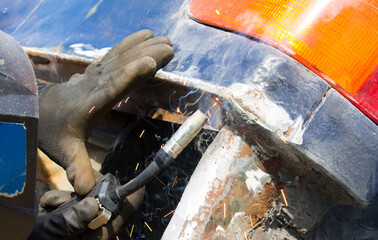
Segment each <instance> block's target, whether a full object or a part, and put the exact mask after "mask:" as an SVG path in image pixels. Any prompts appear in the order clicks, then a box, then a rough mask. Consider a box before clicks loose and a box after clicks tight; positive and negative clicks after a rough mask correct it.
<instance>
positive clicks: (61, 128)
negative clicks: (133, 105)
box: [30, 30, 173, 239]
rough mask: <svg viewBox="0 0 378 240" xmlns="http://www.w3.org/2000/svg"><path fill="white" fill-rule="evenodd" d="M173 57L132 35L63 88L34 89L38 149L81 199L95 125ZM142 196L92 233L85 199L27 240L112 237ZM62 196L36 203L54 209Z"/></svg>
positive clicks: (151, 40) (159, 42)
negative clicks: (62, 170)
mask: <svg viewBox="0 0 378 240" xmlns="http://www.w3.org/2000/svg"><path fill="white" fill-rule="evenodd" d="M172 57H173V49H172V47H171V43H170V40H169V39H168V38H167V37H154V36H153V34H152V32H151V31H148V30H143V31H140V32H137V33H135V34H133V35H131V36H129V37H127V38H126V39H124V40H123V41H122V42H121V43H120V44H118V45H117V46H115V47H113V48H112V49H111V51H110V52H109V53H107V54H106V55H105V56H104V57H103V59H102V60H101V62H100V63H93V64H91V65H89V66H88V68H87V69H86V71H85V72H84V73H83V74H76V75H74V76H72V78H71V79H70V80H69V81H68V82H65V83H61V84H49V85H46V86H43V87H41V88H40V89H39V113H40V117H39V127H38V128H39V129H38V131H39V133H38V134H39V140H38V145H39V148H40V149H41V150H42V151H43V152H44V153H46V154H47V155H48V156H49V157H50V158H51V159H52V160H54V161H55V162H57V163H58V164H60V165H61V166H62V167H63V168H65V169H66V172H67V177H68V179H69V181H70V182H71V183H72V185H73V186H74V190H75V192H76V193H78V194H79V195H81V196H85V195H86V194H87V193H88V192H89V191H90V190H91V189H92V187H93V186H94V184H95V179H94V174H93V169H92V167H91V164H90V161H89V157H88V152H87V149H86V147H85V144H84V141H85V139H86V138H87V137H88V136H89V134H90V132H91V130H92V128H93V127H94V126H95V124H96V123H97V122H98V121H99V120H100V119H101V118H102V117H103V116H104V115H105V114H106V113H107V112H109V111H110V110H111V108H112V107H113V106H114V105H115V104H116V103H117V102H119V101H120V100H121V99H122V98H123V97H124V96H125V95H126V94H128V93H129V92H130V91H132V90H133V89H135V88H137V87H139V86H141V85H142V84H144V83H145V82H146V81H147V80H148V79H149V78H150V77H152V76H153V75H154V74H155V72H156V70H158V69H160V68H161V67H163V66H164V65H166V64H167V63H168V62H169V61H170V60H171V59H172ZM143 193H144V191H142V192H139V195H138V192H137V193H135V194H136V195H131V196H129V198H128V199H125V201H124V205H123V208H124V210H125V211H122V212H123V213H121V214H120V215H119V216H118V217H117V218H115V219H112V221H109V223H108V224H107V225H105V226H104V227H102V228H100V229H96V230H95V231H90V230H88V227H87V226H88V223H89V222H90V221H91V220H92V219H93V218H94V217H96V216H97V215H98V213H99V207H98V204H97V202H96V201H95V199H94V198H85V199H84V200H83V201H81V202H80V203H79V204H75V205H73V206H71V207H69V208H67V209H66V210H64V211H62V212H59V214H47V215H44V217H40V218H38V220H37V224H36V225H35V228H34V229H33V232H32V234H31V236H30V239H71V238H74V237H75V236H78V235H80V237H83V236H91V237H90V238H91V239H92V238H93V237H96V239H97V238H98V237H100V239H109V238H111V237H113V236H114V235H115V234H116V233H117V231H118V230H119V229H120V227H121V226H122V224H123V222H124V220H125V218H127V217H128V215H130V213H133V212H135V209H136V208H137V207H138V206H139V204H140V202H141V199H142V198H143ZM67 197H68V195H65V194H62V193H61V192H51V193H48V195H46V196H44V197H43V198H42V199H41V204H42V205H43V206H45V207H57V206H59V205H60V204H61V203H62V202H65V201H66V200H67V199H66V198H67Z"/></svg>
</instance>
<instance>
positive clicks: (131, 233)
mask: <svg viewBox="0 0 378 240" xmlns="http://www.w3.org/2000/svg"><path fill="white" fill-rule="evenodd" d="M133 231H134V224H133V226H132V227H131V232H130V237H131V236H132V235H133Z"/></svg>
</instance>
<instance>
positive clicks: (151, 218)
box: [151, 211, 153, 221]
mask: <svg viewBox="0 0 378 240" xmlns="http://www.w3.org/2000/svg"><path fill="white" fill-rule="evenodd" d="M152 212H153V211H151V221H152Z"/></svg>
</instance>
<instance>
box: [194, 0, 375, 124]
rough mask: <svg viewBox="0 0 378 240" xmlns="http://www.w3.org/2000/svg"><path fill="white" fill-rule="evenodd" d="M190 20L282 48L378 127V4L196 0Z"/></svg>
mask: <svg viewBox="0 0 378 240" xmlns="http://www.w3.org/2000/svg"><path fill="white" fill-rule="evenodd" d="M190 14H191V15H192V16H193V18H195V19H196V20H198V21H200V22H204V23H206V24H211V25H214V26H217V27H221V28H226V29H230V30H235V31H238V32H242V33H245V34H248V35H251V36H254V37H257V38H260V39H262V40H264V41H266V42H269V43H270V44H272V45H274V46H276V47H278V48H280V49H281V50H283V51H285V52H286V53H288V54H289V55H291V56H292V57H293V58H295V59H297V60H298V61H300V62H301V63H302V64H304V65H305V66H306V67H308V68H310V69H311V70H313V71H314V72H315V73H317V74H318V75H319V76H321V77H322V78H323V79H325V80H327V81H328V82H329V83H330V84H331V85H332V86H333V87H334V88H336V89H337V90H338V91H339V92H341V93H342V94H343V95H344V96H346V97H347V98H349V99H350V100H351V101H352V102H353V103H354V104H355V105H356V106H357V107H359V108H360V109H361V110H362V111H363V112H365V113H366V114H367V115H368V116H369V117H370V118H372V119H373V120H374V121H375V122H378V102H377V101H376V100H377V70H376V69H377V67H378V61H377V59H378V1H377V0H348V1H345V0H253V1H251V0H237V1H235V0H192V1H191V3H190Z"/></svg>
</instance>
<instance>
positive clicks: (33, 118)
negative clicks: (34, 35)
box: [0, 31, 38, 239]
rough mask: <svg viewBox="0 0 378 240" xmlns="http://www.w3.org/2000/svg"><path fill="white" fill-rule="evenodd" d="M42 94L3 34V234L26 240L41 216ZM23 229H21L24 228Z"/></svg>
mask: <svg viewBox="0 0 378 240" xmlns="http://www.w3.org/2000/svg"><path fill="white" fill-rule="evenodd" d="M37 94H38V91H37V85H36V82H35V76H34V72H33V68H32V66H31V63H30V61H29V59H28V57H27V55H26V53H25V52H24V51H23V49H22V48H21V47H20V46H19V45H18V43H17V42H16V41H15V40H14V39H13V38H12V37H10V36H9V35H7V34H5V33H4V32H2V31H0V233H1V238H2V239H26V238H27V236H28V235H29V233H30V231H31V229H32V227H33V225H34V223H35V220H36V217H37V214H38V201H37V198H36V190H35V174H36V158H37V126H38V96H37ZM20 226H21V227H20Z"/></svg>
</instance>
